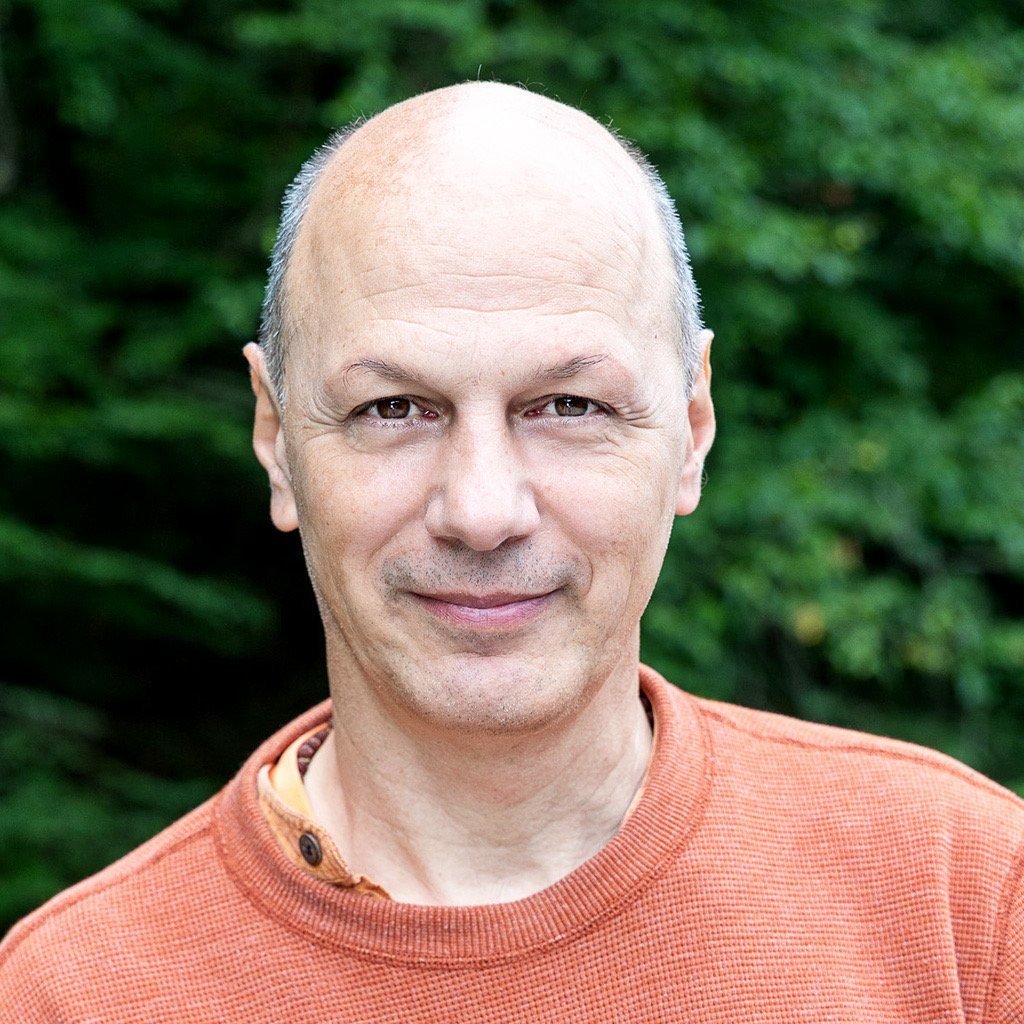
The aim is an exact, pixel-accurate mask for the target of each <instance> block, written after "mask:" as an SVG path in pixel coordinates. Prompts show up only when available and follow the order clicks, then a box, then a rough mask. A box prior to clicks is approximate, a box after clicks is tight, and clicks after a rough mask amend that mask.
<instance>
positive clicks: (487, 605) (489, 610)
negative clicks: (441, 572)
mask: <svg viewBox="0 0 1024 1024" xmlns="http://www.w3.org/2000/svg"><path fill="white" fill-rule="evenodd" d="M557 593H558V591H557V590H551V591H548V592H547V593H544V594H515V593H508V592H506V591H498V592H494V593H488V594H470V593H445V594H420V593H415V592H413V593H412V597H413V598H414V599H415V600H416V601H417V602H418V603H419V604H420V605H421V606H422V607H423V608H425V609H426V610H427V611H428V612H429V613H430V614H431V615H433V616H435V617H436V618H438V619H441V620H442V621H444V622H447V623H450V624H451V625H453V626H459V627H460V628H462V629H480V630H489V629H510V628H513V627H517V626H523V625H525V624H526V623H528V622H530V621H532V620H533V619H535V618H536V617H537V616H538V615H540V614H541V613H542V612H543V611H544V609H545V608H546V607H547V606H548V604H550V603H551V602H552V601H553V600H554V597H555V594H557Z"/></svg>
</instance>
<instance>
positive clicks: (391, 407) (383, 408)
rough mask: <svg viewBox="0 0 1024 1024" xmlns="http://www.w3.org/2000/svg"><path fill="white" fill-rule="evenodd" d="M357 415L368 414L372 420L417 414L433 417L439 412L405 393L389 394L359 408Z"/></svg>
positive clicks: (392, 418) (414, 415) (404, 417)
mask: <svg viewBox="0 0 1024 1024" xmlns="http://www.w3.org/2000/svg"><path fill="white" fill-rule="evenodd" d="M356 415H359V416H366V417H367V418H368V419H371V420H407V419H409V418H410V417H416V416H422V417H423V418H424V419H433V418H434V417H435V416H436V415H437V413H436V412H434V411H433V410H432V409H425V408H423V406H421V405H419V404H418V403H417V402H414V401H413V400H412V399H411V398H408V397H407V396H405V395H389V396H388V397H387V398H378V399H377V400H376V401H375V402H370V403H368V404H367V405H364V406H362V407H361V408H360V409H357V410H356Z"/></svg>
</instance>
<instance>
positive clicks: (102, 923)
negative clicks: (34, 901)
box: [0, 796, 217, 979]
mask: <svg viewBox="0 0 1024 1024" xmlns="http://www.w3.org/2000/svg"><path fill="white" fill-rule="evenodd" d="M216 799H217V797H216V796H214V797H211V798H210V799H209V800H207V801H205V802H204V803H202V804H200V805H199V806H198V807H196V808H195V809H194V810H192V811H190V812H188V813H187V814H185V815H184V816H183V817H181V818H179V819H178V820H177V821H176V822H174V823H173V824H171V825H169V826H168V827H167V828H165V829H164V830H163V831H161V832H159V833H157V835H155V836H153V837H152V838H151V839H149V840H147V841H146V842H145V843H143V844H142V845H141V846H138V847H136V848H135V849H134V850H132V851H131V852H130V853H128V854H126V855H125V856H123V857H121V858H120V859H119V860H116V861H114V863H113V864H110V865H109V866H107V867H106V868H104V869H103V870H102V871H99V872H97V873H96V874H95V875H92V876H90V877H89V878H86V879H83V880H82V881H81V882H78V883H77V884H76V885H73V886H71V887H70V888H68V889H65V890H64V891H63V892H60V893H58V894H57V895H56V896H54V897H53V898H52V899H50V900H49V901H47V902H46V903H44V904H43V905H42V906H41V907H39V908H38V909H36V910H34V911H33V912H32V913H30V914H28V915H27V916H26V917H24V918H23V919H22V920H21V921H19V922H18V923H17V924H15V925H14V927H13V928H11V930H10V931H9V932H8V933H7V935H6V936H5V937H4V939H3V942H2V943H0V979H2V978H3V975H4V974H5V973H6V972H7V971H8V970H11V969H13V967H14V963H15V961H17V960H18V959H20V958H21V957H22V956H27V957H29V958H30V959H33V960H34V959H36V956H35V953H36V952H37V951H38V952H41V953H43V955H44V956H50V955H52V953H53V951H54V950H55V949H56V948H57V947H59V946H61V945H71V946H72V947H74V946H76V945H78V939H79V938H80V933H79V932H78V929H77V924H78V922H79V921H80V920H83V919H87V920H88V921H89V922H90V928H89V931H90V932H91V933H94V934H102V933H103V932H104V931H105V930H106V929H107V928H110V927H117V928H121V927H123V925H124V922H125V919H126V918H134V919H141V918H144V917H145V916H146V915H147V913H150V912H151V909H152V908H151V907H149V906H148V905H147V903H146V901H140V900H139V899H138V896H137V889H138V886H139V885H140V884H141V885H143V886H155V887H156V888H159V878H160V876H162V875H163V874H166V873H167V868H168V867H169V866H171V865H172V864H173V862H175V861H181V860H182V859H183V858H189V857H191V856H195V853H196V849H195V848H196V847H197V846H199V845H201V844H203V843H204V842H206V843H209V844H210V845H211V849H210V851H209V854H208V855H209V856H215V853H214V852H213V850H212V839H211V836H210V830H211V818H212V806H213V803H214V801H215V800H216ZM200 856H203V854H200ZM174 870H175V869H174V868H173V867H171V871H172V872H173V871H174ZM128 890H131V891H130V892H129V891H128ZM140 923H142V922H141V921H140ZM29 947H31V949H30V948H29Z"/></svg>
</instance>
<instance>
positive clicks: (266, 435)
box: [243, 341, 299, 533]
mask: <svg viewBox="0 0 1024 1024" xmlns="http://www.w3.org/2000/svg"><path fill="white" fill-rule="evenodd" d="M243 351H244V353H245V358H246V359H247V360H248V362H249V380H250V381H251V383H252V393H253V394H254V395H255V396H256V415H255V417H254V419H253V425H252V448H253V451H254V452H255V453H256V458H257V459H259V461H260V465H261V466H262V467H263V468H264V469H265V470H266V471H267V476H268V477H269V478H270V518H271V520H272V521H273V523H274V525H275V526H276V527H277V528H278V529H279V530H282V531H284V532H285V533H287V532H288V531H289V530H295V529H297V528H298V525H299V517H298V513H297V511H296V507H295V495H294V493H293V492H292V481H291V474H290V473H289V471H288V456H287V452H286V450H285V444H284V430H283V428H282V426H281V408H280V406H279V405H278V401H277V393H276V392H275V390H274V386H273V385H272V384H271V383H270V377H269V375H268V374H267V363H266V360H265V359H264V358H263V349H261V348H260V347H259V345H257V344H256V343H255V342H253V341H250V342H249V344H248V345H246V346H245V349H244V350H243Z"/></svg>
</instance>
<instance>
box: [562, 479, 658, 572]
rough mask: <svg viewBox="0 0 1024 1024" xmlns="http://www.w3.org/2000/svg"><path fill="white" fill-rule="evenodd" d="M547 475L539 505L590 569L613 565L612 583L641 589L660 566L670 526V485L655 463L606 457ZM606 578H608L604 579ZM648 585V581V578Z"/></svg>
mask: <svg viewBox="0 0 1024 1024" xmlns="http://www.w3.org/2000/svg"><path fill="white" fill-rule="evenodd" d="M563 469H564V470H565V472H563V473H562V474H560V475H559V476H558V478H557V479H549V480H548V481H547V482H546V486H545V487H544V488H543V492H542V494H543V498H542V500H543V501H544V504H545V505H546V506H547V507H548V509H549V510H550V511H551V512H552V514H553V515H555V516H556V517H557V518H558V519H559V520H560V522H561V523H562V525H563V528H564V529H565V530H566V532H567V533H568V534H569V536H570V538H571V540H572V542H573V543H574V544H575V545H576V546H577V547H578V548H579V549H580V550H581V551H582V552H583V553H584V554H585V555H586V556H587V557H588V559H589V560H590V561H591V563H592V566H593V568H594V569H595V572H599V571H600V569H601V567H602V566H603V567H604V568H605V570H606V574H607V570H608V569H609V568H610V567H611V566H614V571H613V572H612V573H611V575H613V576H614V577H615V581H616V584H615V585H623V583H624V582H625V585H626V586H628V587H629V588H630V589H632V588H633V586H634V582H635V583H636V585H637V586H638V587H640V588H641V589H644V588H646V587H647V585H648V577H650V576H651V575H652V573H653V575H654V576H656V575H657V572H658V570H659V568H660V566H661V561H662V558H663V556H664V550H665V545H666V544H667V542H668V535H669V532H670V530H671V526H672V518H673V508H674V503H675V488H674V486H672V487H670V486H669V477H670V475H671V474H670V473H669V472H668V471H667V469H666V468H665V467H664V466H663V465H662V464H661V463H660V462H659V461H658V460H650V461H648V462H644V461H642V460H638V459H633V460H628V461H626V460H609V461H608V462H607V463H606V464H604V465H600V466H595V467H594V468H593V469H592V470H590V471H589V472H581V471H580V470H579V469H578V468H577V469H576V470H575V471H570V470H569V469H568V467H563ZM609 582H611V581H609ZM651 585H653V582H651Z"/></svg>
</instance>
